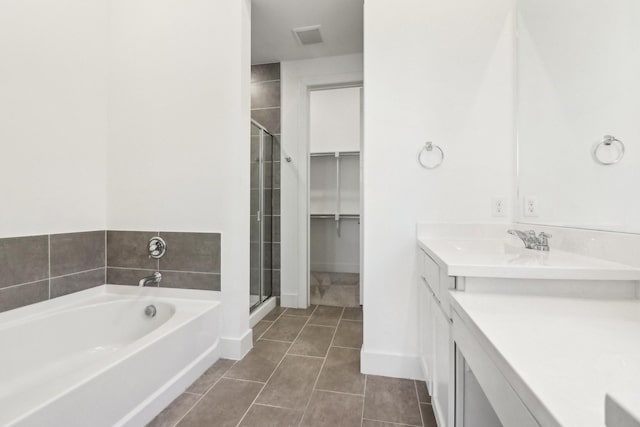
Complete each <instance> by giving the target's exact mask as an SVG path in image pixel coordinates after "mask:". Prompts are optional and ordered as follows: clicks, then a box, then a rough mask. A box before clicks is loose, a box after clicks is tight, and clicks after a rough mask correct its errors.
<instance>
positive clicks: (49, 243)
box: [47, 234, 51, 299]
mask: <svg viewBox="0 0 640 427" xmlns="http://www.w3.org/2000/svg"><path fill="white" fill-rule="evenodd" d="M47 245H48V249H47V255H48V256H49V273H48V276H49V278H48V279H49V297H48V298H47V299H51V234H48V235H47Z"/></svg>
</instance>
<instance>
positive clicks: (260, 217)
mask: <svg viewBox="0 0 640 427" xmlns="http://www.w3.org/2000/svg"><path fill="white" fill-rule="evenodd" d="M251 125H252V126H255V127H256V128H258V131H259V132H260V139H259V142H258V145H259V152H258V153H259V154H258V160H259V161H258V212H256V221H257V222H258V223H259V230H260V231H259V239H258V240H259V242H258V252H259V256H258V257H259V272H260V273H259V275H260V278H259V291H258V302H256V303H255V304H250V305H249V311H250V312H251V311H253V310H254V309H256V308H258V307H260V305H261V304H262V303H264V302H265V301H266V300H267V299H269V297H271V296H272V295H273V283H272V284H271V292H270V293H269V295H267V296H265V292H264V277H265V273H264V272H265V265H264V261H265V256H264V245H265V243H266V242H265V238H264V217H265V206H264V203H265V200H264V199H265V197H264V192H265V182H264V166H265V157H264V156H265V151H264V145H265V134H267V135H269V136H270V137H271V138H272V139H271V141H272V144H271V150H272V155H273V144H274V143H275V136H274V135H273V134H272V133H271V132H269V131H268V130H267V129H266V128H265V127H264V126H262V125H261V124H260V123H259V122H257V121H256V120H254V119H251ZM272 162H273V159H272ZM271 167H272V168H273V165H272V166H271ZM272 175H273V174H272ZM272 179H273V178H272ZM272 190H273V189H272ZM250 216H251V215H250ZM272 221H273V219H272ZM272 227H273V222H272ZM272 234H273V230H272ZM271 244H273V243H271ZM271 258H272V260H273V247H272V248H271ZM272 262H273V261H272ZM272 270H273V269H272V268H271V269H270V271H272ZM249 293H250V294H251V292H249Z"/></svg>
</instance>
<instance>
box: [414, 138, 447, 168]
mask: <svg viewBox="0 0 640 427" xmlns="http://www.w3.org/2000/svg"><path fill="white" fill-rule="evenodd" d="M434 149H436V150H438V151H439V152H440V160H438V161H437V162H436V163H433V164H428V163H426V162H425V161H424V160H423V155H424V154H425V153H431V152H433V150H434ZM442 162H444V151H442V148H440V147H439V146H437V145H435V144H434V143H432V142H430V141H428V142H425V143H424V147H422V150H420V152H419V153H418V163H420V166H422V167H423V168H425V169H435V168H437V167H438V166H440V165H441V164H442Z"/></svg>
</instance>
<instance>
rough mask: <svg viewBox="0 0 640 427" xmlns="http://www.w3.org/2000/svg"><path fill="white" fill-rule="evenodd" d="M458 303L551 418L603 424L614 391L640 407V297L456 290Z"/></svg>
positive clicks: (584, 426)
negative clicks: (569, 296) (605, 298)
mask: <svg viewBox="0 0 640 427" xmlns="http://www.w3.org/2000/svg"><path fill="white" fill-rule="evenodd" d="M451 304H452V307H453V309H454V310H455V311H456V312H457V313H458V314H459V315H460V317H461V319H462V321H463V323H464V324H465V326H467V327H468V328H469V329H470V330H471V331H472V333H474V335H475V336H476V337H477V338H478V339H479V340H480V341H481V344H482V346H483V349H484V350H485V351H487V353H488V354H489V356H490V357H491V358H492V360H493V361H494V363H495V364H496V365H497V366H498V368H499V369H500V371H501V372H502V374H503V375H504V376H505V378H506V379H507V380H508V381H509V383H510V384H511V386H512V387H513V389H514V390H515V391H516V392H517V393H518V395H519V396H520V398H521V399H522V401H523V402H524V403H525V405H527V407H528V408H529V410H530V411H531V413H532V414H533V415H534V416H535V417H536V419H538V420H539V421H540V420H546V422H544V423H543V425H561V426H580V427H590V426H598V427H602V426H604V425H605V395H606V394H607V393H611V394H612V395H613V397H614V399H615V400H620V401H622V405H623V406H624V407H625V409H626V411H627V412H628V413H630V414H640V400H634V397H633V396H638V395H639V393H640V362H639V361H640V339H639V337H640V301H639V300H592V299H577V298H551V297H540V296H522V295H519V296H516V295H498V294H484V293H482V294H480V293H470V292H459V291H451ZM472 369H473V367H472ZM618 396H619V397H618ZM608 416H609V417H610V416H611V414H608ZM632 417H633V416H632ZM636 421H637V420H636ZM625 425H632V424H625Z"/></svg>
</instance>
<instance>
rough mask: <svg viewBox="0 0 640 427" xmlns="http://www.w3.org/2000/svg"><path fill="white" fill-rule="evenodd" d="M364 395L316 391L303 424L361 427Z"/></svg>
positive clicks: (321, 426)
mask: <svg viewBox="0 0 640 427" xmlns="http://www.w3.org/2000/svg"><path fill="white" fill-rule="evenodd" d="M363 399H364V398H363V396H355V395H352V394H340V393H331V392H326V391H317V390H316V391H314V392H313V395H312V396H311V401H310V402H309V408H308V409H307V411H306V412H305V414H304V417H303V418H302V423H301V424H300V425H301V426H310V427H324V426H327V427H335V426H341V427H350V426H353V427H359V426H360V424H361V422H362V405H363Z"/></svg>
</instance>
